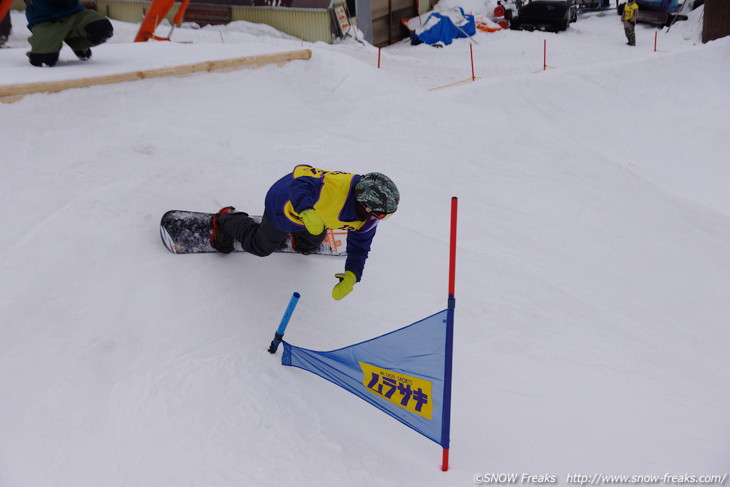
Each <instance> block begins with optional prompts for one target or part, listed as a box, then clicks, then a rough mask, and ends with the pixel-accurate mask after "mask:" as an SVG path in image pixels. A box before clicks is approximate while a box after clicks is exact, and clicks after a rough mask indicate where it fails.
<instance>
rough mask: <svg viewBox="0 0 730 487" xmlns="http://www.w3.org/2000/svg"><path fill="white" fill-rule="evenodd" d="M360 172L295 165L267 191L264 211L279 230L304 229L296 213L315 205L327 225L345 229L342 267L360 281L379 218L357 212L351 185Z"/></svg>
mask: <svg viewBox="0 0 730 487" xmlns="http://www.w3.org/2000/svg"><path fill="white" fill-rule="evenodd" d="M360 177H361V176H360V175H358V174H350V173H344V172H338V171H323V170H321V169H317V168H314V167H312V166H307V165H301V166H296V167H295V168H294V171H292V173H291V174H287V175H286V176H284V177H283V178H281V179H280V180H278V181H277V182H275V183H274V185H273V186H272V187H271V189H269V192H268V193H267V194H266V201H265V204H266V215H267V216H268V217H269V219H270V220H271V222H272V223H273V224H274V226H276V228H278V229H279V230H281V231H284V232H289V233H294V232H301V231H303V230H306V229H305V227H304V224H303V223H302V220H301V218H300V217H299V213H300V212H302V211H304V210H306V209H307V208H314V209H315V210H316V211H317V214H318V215H319V216H320V217H321V218H322V220H324V223H325V225H326V226H327V228H331V229H334V230H347V231H348V232H347V261H346V262H345V270H348V271H352V272H353V273H354V274H355V275H356V276H357V280H358V281H359V280H360V278H361V277H362V272H363V268H364V267H365V259H367V258H368V253H369V252H370V244H371V243H372V241H373V237H374V236H375V230H376V228H377V225H378V220H363V219H362V218H361V217H360V216H359V215H358V213H357V208H356V205H355V194H354V189H355V185H356V184H357V182H358V181H359V180H360Z"/></svg>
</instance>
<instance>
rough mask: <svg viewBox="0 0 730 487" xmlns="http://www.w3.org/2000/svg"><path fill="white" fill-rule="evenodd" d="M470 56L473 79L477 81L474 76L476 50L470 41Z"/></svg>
mask: <svg viewBox="0 0 730 487" xmlns="http://www.w3.org/2000/svg"><path fill="white" fill-rule="evenodd" d="M469 57H470V58H471V80H472V81H476V78H475V77H474V50H473V49H472V44H471V43H469Z"/></svg>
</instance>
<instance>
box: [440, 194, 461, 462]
mask: <svg viewBox="0 0 730 487" xmlns="http://www.w3.org/2000/svg"><path fill="white" fill-rule="evenodd" d="M458 206H459V200H458V198H457V197H456V196H454V197H452V198H451V232H450V235H449V301H448V309H447V310H446V346H445V348H446V359H445V361H444V362H445V363H444V405H443V410H442V413H441V417H442V418H443V424H442V426H441V443H440V444H441V446H442V447H443V454H442V456H441V471H443V472H446V471H448V470H449V444H450V441H451V440H450V435H451V377H452V364H453V361H454V360H453V359H454V353H453V349H454V310H455V309H456V298H455V287H456V215H457V210H458Z"/></svg>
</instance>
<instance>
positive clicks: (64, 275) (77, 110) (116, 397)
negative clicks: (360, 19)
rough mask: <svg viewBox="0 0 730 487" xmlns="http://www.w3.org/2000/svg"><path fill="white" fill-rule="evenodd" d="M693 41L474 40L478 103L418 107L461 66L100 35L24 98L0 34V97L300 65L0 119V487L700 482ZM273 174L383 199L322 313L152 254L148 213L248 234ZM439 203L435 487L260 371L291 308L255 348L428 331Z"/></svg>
mask: <svg viewBox="0 0 730 487" xmlns="http://www.w3.org/2000/svg"><path fill="white" fill-rule="evenodd" d="M454 5H457V4H456V3H452V4H448V5H447V4H445V3H443V2H442V4H441V5H440V8H447V7H450V6H454ZM458 5H460V6H463V7H465V9H466V10H467V11H473V12H476V13H487V12H488V10H489V9H490V8H491V7H490V6H489V5H484V4H483V3H481V2H473V4H469V3H468V2H467V3H466V4H465V3H464V2H461V3H459V4H458ZM701 13H702V9H699V10H696V11H694V12H693V13H692V14H691V15H690V19H689V20H688V21H685V22H680V23H677V24H675V25H674V26H673V27H672V28H671V29H670V30H669V31H667V29H666V28H665V29H661V30H658V31H657V29H655V28H652V27H650V26H647V25H639V26H638V28H637V47H635V48H631V47H628V46H626V44H625V42H626V40H625V37H624V33H623V28H622V26H621V23H620V21H619V20H618V16H617V15H616V14H615V12H604V13H591V14H585V15H581V16H580V17H579V20H578V22H577V23H574V24H572V25H571V26H570V28H569V29H568V30H567V31H566V32H562V33H559V34H546V33H541V32H533V33H530V32H516V31H502V32H497V33H492V34H486V33H481V32H480V33H479V34H478V35H477V36H476V37H475V39H474V41H475V44H474V45H473V52H474V66H475V74H476V76H478V77H479V78H480V79H478V80H476V81H475V82H469V83H466V84H463V85H460V86H455V87H451V88H445V89H441V90H435V91H429V89H430V88H435V87H439V86H443V85H446V84H449V83H452V82H455V81H460V80H464V79H467V78H470V77H471V66H470V59H469V41H468V40H465V39H461V40H456V41H455V42H454V43H453V44H452V45H450V46H447V47H445V48H443V49H436V48H433V47H429V46H426V45H420V46H416V47H413V46H410V45H408V44H407V43H405V42H404V43H399V44H396V45H393V46H390V47H387V48H384V49H383V50H382V53H381V54H382V57H381V68H380V69H378V68H377V55H378V50H377V49H376V48H374V47H372V46H370V45H363V44H361V43H358V42H355V41H354V40H352V39H347V40H346V41H344V42H341V43H338V44H334V45H326V44H323V43H315V44H311V43H306V42H302V41H301V40H299V39H295V38H292V37H289V36H287V35H284V34H281V33H278V32H277V31H275V30H273V29H271V28H268V27H266V26H261V25H256V24H250V23H246V22H236V23H233V24H230V25H228V26H219V27H206V28H203V29H193V28H192V27H191V26H184V27H183V28H180V29H177V30H176V31H175V32H174V34H173V40H175V41H178V42H172V43H170V42H167V43H166V42H149V43H143V44H134V43H132V39H133V38H134V35H135V34H136V31H137V25H134V24H125V23H122V22H114V27H115V31H116V33H115V36H114V38H113V39H111V41H110V42H109V43H108V44H106V45H103V46H100V47H98V48H95V49H94V55H93V58H92V59H91V60H90V61H88V62H81V61H79V60H76V58H75V57H74V55H73V53H72V52H71V51H70V50H69V49H68V48H67V47H64V50H63V51H62V53H61V60H60V61H59V64H58V65H57V66H56V67H54V68H42V69H41V68H35V67H32V66H30V65H29V64H28V63H27V59H26V57H25V52H26V51H27V49H28V46H27V40H26V39H27V36H28V32H27V29H26V28H25V21H24V18H23V15H22V13H19V12H14V13H13V24H14V32H13V35H12V37H11V38H10V42H9V47H10V48H9V49H4V50H0V66H2V68H1V69H0V84H13V83H26V82H35V81H42V80H56V79H73V78H81V77H91V76H99V75H103V74H109V73H112V72H129V71H136V70H140V69H149V68H157V67H163V66H174V65H179V64H188V63H192V62H196V61H203V60H211V59H226V58H232V57H238V56H243V55H250V54H258V53H268V52H278V51H287V50H295V49H302V48H308V49H311V50H312V52H313V56H312V58H311V59H310V60H308V61H294V62H290V63H288V64H286V65H284V66H283V67H276V66H266V67H263V68H261V69H257V70H249V69H243V70H234V71H229V72H222V73H200V74H195V75H190V76H185V77H174V78H164V79H153V80H145V81H138V82H129V83H122V84H115V85H107V86H97V87H91V88H84V89H73V90H68V91H64V92H61V93H55V94H36V95H30V96H26V97H25V98H23V99H22V100H20V101H18V102H16V103H12V104H3V105H0V128H1V129H0V150H1V152H0V153H1V157H0V161H2V162H1V163H2V171H1V176H0V204H1V205H2V212H1V213H0V215H1V216H0V218H1V219H2V220H1V223H2V230H3V231H2V232H1V233H0V256H1V257H0V320H1V323H0V486H2V487H26V486H35V487H41V486H68V487H102V486H103V487H116V486H134V487H141V486H155V487H162V486H175V487H177V486H183V485H186V486H210V487H225V486H279V485H302V486H307V487H310V486H311V487H313V486H321V487H328V486H338V487H339V486H383V487H388V486H414V485H418V486H439V487H441V486H468V485H474V476H475V474H479V473H497V474H499V473H519V474H522V473H530V474H534V475H545V474H547V475H554V476H555V477H556V481H557V483H560V484H565V483H567V480H568V477H567V476H568V474H589V475H593V474H595V473H601V474H615V475H649V474H657V475H664V474H665V473H670V474H673V475H685V474H689V475H710V474H719V475H724V474H725V473H727V472H728V471H730V413H729V412H728V411H729V409H728V404H730V353H729V352H728V346H729V344H730V192H728V187H730V165H729V164H728V161H729V160H730V156H729V153H730V150H729V149H730V115H728V114H729V113H730V89H729V88H728V87H729V86H730V38H725V39H720V40H717V41H713V42H710V43H708V44H704V45H703V44H702V43H701V42H700V32H701ZM167 30H168V28H167V27H165V26H162V27H160V30H158V34H161V35H164V34H166V33H167ZM655 32H658V36H657V40H658V49H659V51H657V52H655V51H654V47H653V43H654V34H655ZM545 40H546V41H547V49H548V55H547V64H548V65H550V66H552V67H554V69H548V70H546V71H542V70H541V69H542V67H543V42H544V41H545ZM183 42H191V43H183ZM535 71H538V72H535ZM300 163H309V164H312V165H314V166H316V167H320V168H323V169H330V170H343V171H349V172H357V173H366V172H370V171H380V172H384V173H386V174H388V175H389V176H390V177H391V178H392V179H393V180H395V181H396V183H397V184H398V186H399V188H400V190H401V197H402V201H401V206H400V209H399V211H398V213H397V214H396V215H395V216H393V217H392V218H390V219H389V220H386V221H384V222H383V223H382V224H381V225H380V227H379V230H378V234H377V236H376V238H375V241H374V244H373V250H372V252H371V254H370V259H369V260H368V262H367V265H366V268H365V273H364V276H363V280H362V282H361V283H359V284H358V285H357V286H356V287H355V290H354V291H353V293H352V294H351V295H349V296H348V297H347V298H345V299H344V300H343V301H340V302H336V301H334V300H333V299H332V298H331V296H330V292H331V288H332V286H333V285H334V284H335V283H336V280H335V279H334V277H333V274H335V273H336V272H341V271H342V269H343V264H344V261H343V260H341V259H337V258H332V257H318V256H300V255H273V256H271V257H268V258H265V259H261V258H257V257H253V256H249V255H245V254H236V255H229V256H223V255H214V254H210V255H173V254H171V253H169V252H168V251H167V250H165V249H164V247H163V246H162V243H161V241H160V237H159V232H158V223H159V219H160V216H161V215H162V214H163V213H164V212H165V211H166V210H169V209H187V210H202V211H216V210H218V209H219V208H220V207H222V206H226V205H234V206H236V207H237V208H238V209H240V210H244V211H248V212H250V213H261V211H262V209H263V199H264V195H265V193H266V191H267V190H268V188H269V186H270V184H271V183H273V182H274V181H275V180H277V179H278V178H279V177H281V176H282V175H284V174H286V173H287V172H289V171H291V170H292V168H293V167H294V166H295V165H297V164H300ZM451 196H458V197H459V230H458V263H457V281H456V298H457V307H456V328H455V356H454V384H453V387H454V389H453V419H452V435H451V442H452V444H451V446H452V448H451V470H450V471H449V472H446V473H443V472H441V471H440V470H439V466H440V455H441V450H440V447H439V446H438V445H436V444H435V443H433V442H431V441H429V440H428V439H426V438H424V437H422V436H420V435H419V434H417V433H416V432H414V431H412V430H410V429H408V428H406V427H404V426H403V425H401V424H400V423H398V422H397V421H394V420H393V419H392V418H390V417H388V416H386V415H384V414H382V413H381V412H380V411H378V410H377V409H375V408H373V407H372V406H370V405H368V404H367V403H365V402H363V401H361V400H359V399H358V398H356V397H355V396H353V395H351V394H349V393H348V392H346V391H345V390H343V389H340V388H338V387H336V386H334V385H332V384H330V383H329V382H327V381H325V380H323V379H321V378H319V377H317V376H315V375H313V374H309V373H307V372H304V371H302V370H299V369H295V368H288V367H282V366H281V365H280V363H279V360H280V353H279V354H277V355H276V356H271V355H269V354H268V353H267V351H266V349H267V347H268V344H269V342H270V341H271V339H272V337H273V333H274V331H275V329H276V326H277V325H278V323H279V320H280V319H281V316H282V314H283V312H284V309H285V307H286V305H287V302H288V300H289V297H290V296H291V294H292V292H294V291H298V292H300V293H301V295H302V298H301V300H300V302H299V305H298V308H297V310H296V312H295V313H294V316H293V318H292V321H291V323H290V326H289V329H288V330H287V333H286V339H287V340H288V341H290V342H292V343H294V344H296V345H299V346H302V347H306V348H311V349H315V350H330V349H335V348H339V347H343V346H347V345H350V344H353V343H356V342H359V341H362V340H366V339H369V338H372V337H375V336H377V335H380V334H383V333H387V332H389V331H392V330H394V329H397V328H400V327H402V326H405V325H408V324H410V323H412V322H414V321H417V320H420V319H421V318H424V317H426V316H428V315H430V314H432V313H434V312H437V311H439V310H441V309H443V308H445V307H446V301H447V268H448V232H449V204H450V197H451Z"/></svg>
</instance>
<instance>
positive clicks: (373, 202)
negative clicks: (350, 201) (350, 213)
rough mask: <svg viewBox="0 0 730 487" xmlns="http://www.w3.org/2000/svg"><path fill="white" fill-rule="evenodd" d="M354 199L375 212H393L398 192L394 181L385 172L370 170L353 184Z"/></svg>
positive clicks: (398, 199) (396, 205)
mask: <svg viewBox="0 0 730 487" xmlns="http://www.w3.org/2000/svg"><path fill="white" fill-rule="evenodd" d="M355 199H356V200H357V201H358V202H360V203H362V204H363V205H365V206H367V207H368V208H370V210H371V211H374V212H377V213H395V210H397V209H398V202H399V201H400V193H399V192H398V188H397V187H396V185H395V183H394V182H393V181H391V180H390V178H389V177H388V176H386V175H385V174H381V173H379V172H371V173H367V174H365V175H364V176H363V177H361V178H360V181H358V183H357V184H356V185H355Z"/></svg>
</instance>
